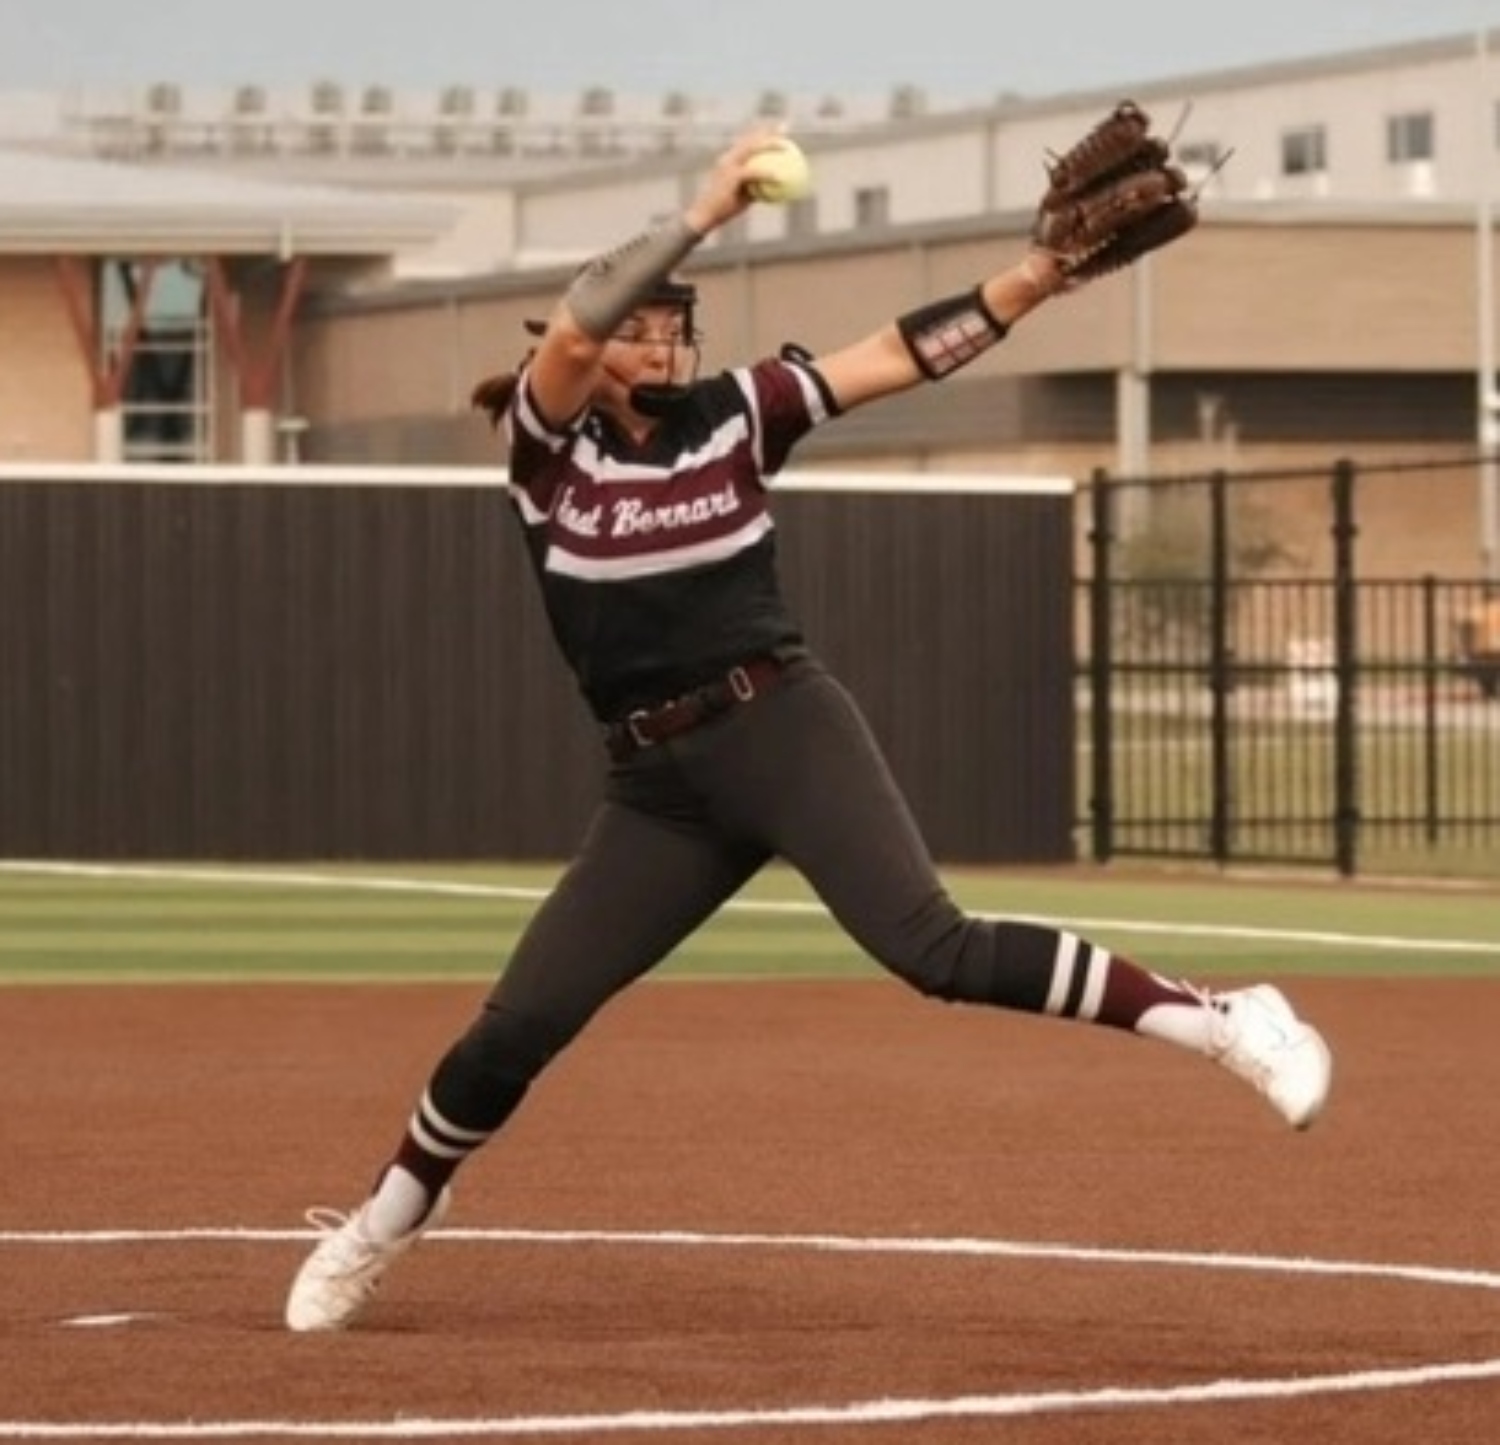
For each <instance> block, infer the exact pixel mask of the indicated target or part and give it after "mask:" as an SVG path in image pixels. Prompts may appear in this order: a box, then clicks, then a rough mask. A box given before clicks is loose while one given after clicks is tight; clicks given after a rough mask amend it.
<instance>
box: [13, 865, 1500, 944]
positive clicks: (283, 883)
mask: <svg viewBox="0 0 1500 1445" xmlns="http://www.w3.org/2000/svg"><path fill="white" fill-rule="evenodd" d="M0 873H21V874H40V875H49V874H50V875H55V876H58V877H77V878H121V879H130V878H139V879H147V880H151V881H157V882H172V883H194V882H201V883H213V884H242V885H244V886H246V887H282V888H317V889H340V888H343V889H350V890H353V891H356V892H367V893H404V894H416V895H421V896H427V897H449V898H493V899H498V900H501V901H508V902H516V903H539V902H541V900H542V899H544V898H546V897H547V895H548V894H549V893H550V892H551V890H550V889H548V888H529V887H509V886H505V885H502V884H486V883H456V882H451V881H445V880H443V879H436V878H434V879H426V878H391V877H383V876H372V875H369V874H353V873H350V874H342V873H317V872H307V871H303V870H299V871H295V872H293V871H288V872H285V873H282V872H274V871H266V870H260V869H239V868H234V869H225V868H167V867H160V866H156V865H151V864H105V863H66V862H50V861H38V860H31V859H0ZM724 909H725V911H726V912H740V913H765V914H780V915H787V916H809V917H812V916H816V917H824V916H826V915H827V910H826V909H825V908H824V907H823V905H822V904H821V903H818V902H813V901H800V900H795V899H789V900H778V899H755V898H736V899H731V900H730V901H729V902H728V903H727V904H725V905H724ZM976 913H977V916H979V917H990V918H994V917H1000V916H1001V915H999V914H994V913H984V912H982V911H979V910H976ZM1003 916H1005V917H1007V918H1014V919H1017V920H1020V921H1023V922H1030V923H1043V924H1050V925H1052V926H1054V927H1056V926H1062V927H1066V928H1069V929H1084V930H1101V931H1102V930H1106V929H1108V930H1111V931H1113V932H1116V933H1136V934H1149V935H1153V936H1157V937H1177V938H1215V939H1239V940H1241V941H1248V942H1255V943H1300V944H1316V945H1320V946H1322V947H1326V948H1350V949H1372V950H1377V951H1380V952H1396V953H1411V952H1421V953H1452V954H1482V955H1485V956H1488V957H1494V956H1496V955H1497V954H1500V939H1468V938H1407V937H1402V936H1399V935H1393V934H1378V933H1342V932H1337V931H1331V930H1326V929H1297V928H1256V927H1251V926H1249V925H1248V924H1243V925H1242V924H1215V923H1176V922H1172V923H1168V922H1160V921H1150V920H1141V919H1136V918H1075V917H1069V918H1067V919H1061V918H1053V917H1049V916H1047V915H1045V914H1028V913H1011V912H1008V911H1007V912H1006V913H1005V914H1004V915H1003Z"/></svg>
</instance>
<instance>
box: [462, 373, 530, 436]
mask: <svg viewBox="0 0 1500 1445" xmlns="http://www.w3.org/2000/svg"><path fill="white" fill-rule="evenodd" d="M520 380H521V378H520V374H519V373H518V372H514V371H502V372H498V373H496V375H494V376H486V377H485V378H484V379H483V380H482V381H478V382H475V384H474V390H473V391H471V392H470V393H469V405H470V406H472V407H473V408H474V409H475V410H476V411H482V412H484V414H485V415H486V416H488V417H489V419H490V425H491V426H492V427H498V426H499V425H500V419H501V418H502V417H503V416H504V415H505V412H506V409H507V408H508V407H509V406H510V399H511V397H513V396H514V395H515V394H516V386H517V385H518V384H519V382H520Z"/></svg>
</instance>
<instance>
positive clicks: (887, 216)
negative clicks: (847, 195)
mask: <svg viewBox="0 0 1500 1445" xmlns="http://www.w3.org/2000/svg"><path fill="white" fill-rule="evenodd" d="M890 220H891V192H890V188H889V187H888V186H860V187H859V188H858V189H857V190H856V191H855V192H854V225H855V228H856V229H857V230H863V229H864V228H865V227H867V226H887V225H889V224H890Z"/></svg>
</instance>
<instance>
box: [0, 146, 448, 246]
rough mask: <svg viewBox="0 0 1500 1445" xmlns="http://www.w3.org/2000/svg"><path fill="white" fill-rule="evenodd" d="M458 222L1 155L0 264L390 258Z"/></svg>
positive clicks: (217, 180)
mask: <svg viewBox="0 0 1500 1445" xmlns="http://www.w3.org/2000/svg"><path fill="white" fill-rule="evenodd" d="M458 215H459V211H458V209H457V207H456V206H454V205H453V204H451V203H445V202H443V201H440V200H436V199H434V198H431V197H425V198H421V199H418V198H415V197H412V196H404V195H390V194H383V193H372V192H370V191H367V190H358V191H356V190H352V189H344V188H339V187H335V186H309V185H300V184H292V183H288V182H284V181H268V180H250V179H246V178H244V177H242V176H238V175H233V174H224V173H222V172H213V171H208V170H187V169H182V168H179V167H175V166H174V167H171V168H167V167H161V166H143V165H130V164H126V163H122V162H118V161H105V160H88V159H77V158H74V157H59V156H52V155H39V154H36V153H35V152H30V151H20V150H3V149H0V254H11V255H18V254H20V255H36V254H39V253H48V254H57V253H68V252H73V253H84V254H90V255H97V254H99V253H100V252H101V251H115V252H129V253H132V254H136V255H141V254H144V255H151V254H158V255H176V254H182V253H184V252H207V253H211V254H214V255H236V254H241V255H264V254H266V253H268V252H270V253H274V254H277V255H282V256H293V255H304V256H365V257H373V256H385V255H389V254H391V253H393V252H395V251H399V250H403V249H405V248H407V247H411V246H420V245H425V244H428V243H431V242H433V241H436V240H437V239H439V238H440V237H441V236H442V235H443V234H444V233H446V232H447V231H448V230H449V228H450V227H451V226H452V225H453V223H454V222H455V221H456V219H457V218H458Z"/></svg>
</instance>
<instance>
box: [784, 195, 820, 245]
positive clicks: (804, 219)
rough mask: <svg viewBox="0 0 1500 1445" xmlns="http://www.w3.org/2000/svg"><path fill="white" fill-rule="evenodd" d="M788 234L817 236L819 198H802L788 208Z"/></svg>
mask: <svg viewBox="0 0 1500 1445" xmlns="http://www.w3.org/2000/svg"><path fill="white" fill-rule="evenodd" d="M786 233H787V235H788V236H816V235H817V234H818V198H817V197H816V196H800V197H798V199H797V200H795V201H793V202H792V203H791V204H790V205H789V206H788V207H787V208H786Z"/></svg>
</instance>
